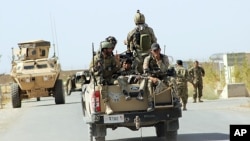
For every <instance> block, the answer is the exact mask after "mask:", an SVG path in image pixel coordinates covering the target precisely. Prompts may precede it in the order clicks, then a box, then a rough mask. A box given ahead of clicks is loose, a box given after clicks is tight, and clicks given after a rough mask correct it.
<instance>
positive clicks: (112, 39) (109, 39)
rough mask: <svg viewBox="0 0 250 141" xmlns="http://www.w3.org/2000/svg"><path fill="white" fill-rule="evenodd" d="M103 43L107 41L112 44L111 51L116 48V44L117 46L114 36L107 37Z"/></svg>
mask: <svg viewBox="0 0 250 141" xmlns="http://www.w3.org/2000/svg"><path fill="white" fill-rule="evenodd" d="M105 41H108V42H110V43H112V45H113V50H114V49H115V46H116V44H117V40H116V38H115V37H114V36H108V37H107V38H106V39H105Z"/></svg>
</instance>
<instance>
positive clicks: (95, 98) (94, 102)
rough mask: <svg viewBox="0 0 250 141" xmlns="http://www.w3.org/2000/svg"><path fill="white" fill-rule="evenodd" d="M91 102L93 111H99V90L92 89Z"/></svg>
mask: <svg viewBox="0 0 250 141" xmlns="http://www.w3.org/2000/svg"><path fill="white" fill-rule="evenodd" d="M91 103H92V108H93V111H95V112H100V111H101V103H100V91H94V92H93V94H92V97H91Z"/></svg>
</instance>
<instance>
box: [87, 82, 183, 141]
mask: <svg viewBox="0 0 250 141" xmlns="http://www.w3.org/2000/svg"><path fill="white" fill-rule="evenodd" d="M170 80H171V79H170ZM127 87H128V89H127V90H129V94H130V95H131V97H132V99H131V100H129V101H126V100H125V96H124V94H123V93H122V92H121V88H120V86H119V85H116V84H114V85H101V84H96V83H94V82H93V79H91V81H90V83H89V84H84V85H83V88H82V109H83V116H84V119H85V122H86V123H87V124H88V125H89V130H90V132H89V141H92V140H93V138H94V139H95V140H96V141H105V136H106V134H107V133H106V132H107V128H111V129H113V130H115V129H116V128H118V127H127V128H129V129H131V130H132V131H137V130H139V129H140V128H141V127H155V131H156V135H157V137H163V138H165V140H167V141H176V140H177V131H178V129H179V118H180V117H181V116H182V111H181V106H182V105H181V103H180V100H179V98H178V97H176V94H175V92H176V91H175V87H174V85H169V86H167V87H166V88H165V89H162V90H160V91H158V92H156V91H155V92H156V94H155V96H154V107H155V109H154V110H153V111H150V112H148V111H147V108H148V101H147V93H148V92H147V91H145V94H144V95H143V97H144V100H143V101H139V100H137V99H136V96H137V95H138V94H139V84H128V86H127ZM104 93H105V94H108V97H109V106H110V107H111V109H112V110H113V113H112V114H106V113H105V111H106V108H107V106H105V100H104V99H105V98H104Z"/></svg>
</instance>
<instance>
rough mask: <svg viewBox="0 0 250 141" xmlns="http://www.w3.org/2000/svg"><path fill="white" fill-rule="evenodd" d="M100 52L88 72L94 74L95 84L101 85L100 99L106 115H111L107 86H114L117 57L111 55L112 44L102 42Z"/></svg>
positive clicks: (117, 66)
mask: <svg viewBox="0 0 250 141" xmlns="http://www.w3.org/2000/svg"><path fill="white" fill-rule="evenodd" d="M100 48H101V52H100V53H99V54H96V55H95V56H94V62H93V60H92V62H91V63H90V71H91V72H92V73H93V74H94V76H95V78H94V79H95V80H96V82H97V84H99V85H103V86H104V87H103V89H102V92H101V93H102V97H103V98H104V102H105V105H106V113H107V114H112V113H113V110H112V109H111V107H110V105H109V97H108V94H107V90H108V89H107V85H112V84H114V81H115V80H114V79H113V78H112V75H113V74H114V73H115V72H117V71H118V70H119V69H120V58H119V55H115V56H113V55H112V50H113V44H112V43H110V42H107V41H103V42H101V44H100Z"/></svg>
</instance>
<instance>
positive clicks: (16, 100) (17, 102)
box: [11, 83, 22, 108]
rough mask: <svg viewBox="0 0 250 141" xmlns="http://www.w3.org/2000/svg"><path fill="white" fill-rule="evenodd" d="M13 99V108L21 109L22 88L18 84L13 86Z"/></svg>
mask: <svg viewBox="0 0 250 141" xmlns="http://www.w3.org/2000/svg"><path fill="white" fill-rule="evenodd" d="M11 98H12V107H13V108H20V107H21V105H22V102H21V96H20V88H19V86H18V84H17V83H13V84H11Z"/></svg>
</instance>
